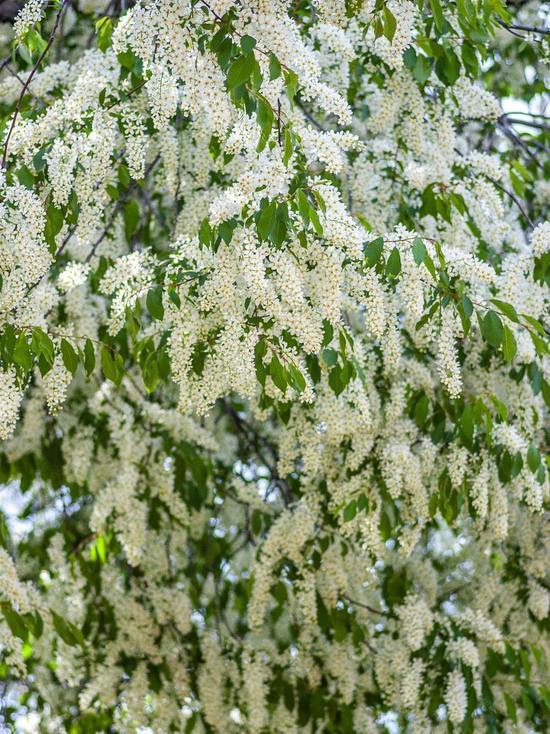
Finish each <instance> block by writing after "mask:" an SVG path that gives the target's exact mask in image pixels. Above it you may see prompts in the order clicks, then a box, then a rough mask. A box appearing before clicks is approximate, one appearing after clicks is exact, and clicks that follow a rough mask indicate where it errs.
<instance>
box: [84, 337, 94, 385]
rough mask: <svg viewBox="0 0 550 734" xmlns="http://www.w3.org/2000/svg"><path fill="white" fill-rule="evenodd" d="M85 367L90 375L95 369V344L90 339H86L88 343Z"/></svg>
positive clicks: (85, 348) (85, 352)
mask: <svg viewBox="0 0 550 734" xmlns="http://www.w3.org/2000/svg"><path fill="white" fill-rule="evenodd" d="M84 369H85V370H86V374H87V375H88V377H89V376H90V375H91V374H92V372H93V371H94V369H95V351H94V345H93V344H92V342H91V341H90V340H89V339H86V343H85V345H84Z"/></svg>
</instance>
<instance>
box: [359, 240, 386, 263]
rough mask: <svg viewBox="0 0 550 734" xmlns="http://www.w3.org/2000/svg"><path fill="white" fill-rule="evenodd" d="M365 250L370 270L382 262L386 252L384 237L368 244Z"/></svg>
mask: <svg viewBox="0 0 550 734" xmlns="http://www.w3.org/2000/svg"><path fill="white" fill-rule="evenodd" d="M363 249H364V252H365V258H366V260H367V265H368V266H369V268H372V267H373V266H374V265H376V263H377V262H378V261H379V260H380V256H381V255H382V252H383V250H384V239H383V237H377V238H376V239H375V240H372V242H368V243H367V244H366V245H365V247H364V248H363Z"/></svg>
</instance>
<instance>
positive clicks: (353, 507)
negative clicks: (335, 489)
mask: <svg viewBox="0 0 550 734" xmlns="http://www.w3.org/2000/svg"><path fill="white" fill-rule="evenodd" d="M356 515H357V502H356V501H355V500H352V501H351V502H350V503H349V504H348V505H347V506H346V508H345V510H344V520H345V522H350V521H351V520H353V519H354V517H355V516H356Z"/></svg>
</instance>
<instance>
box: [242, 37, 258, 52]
mask: <svg viewBox="0 0 550 734" xmlns="http://www.w3.org/2000/svg"><path fill="white" fill-rule="evenodd" d="M255 45H256V39H255V38H252V36H241V48H242V50H243V53H244V54H245V55H247V54H249V53H250V52H251V51H252V50H253V49H254V46H255Z"/></svg>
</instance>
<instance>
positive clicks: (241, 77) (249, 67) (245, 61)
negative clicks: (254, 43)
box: [227, 51, 256, 91]
mask: <svg viewBox="0 0 550 734" xmlns="http://www.w3.org/2000/svg"><path fill="white" fill-rule="evenodd" d="M255 60H256V59H255V58H254V52H252V51H251V52H250V53H246V54H244V55H242V56H238V57H237V58H236V59H235V61H234V62H233V63H232V64H231V66H230V67H229V71H228V72H227V88H228V90H229V91H231V90H232V89H235V88H236V87H240V86H241V84H244V83H245V82H247V81H248V80H249V79H250V76H251V74H252V72H253V71H254V62H255Z"/></svg>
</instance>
